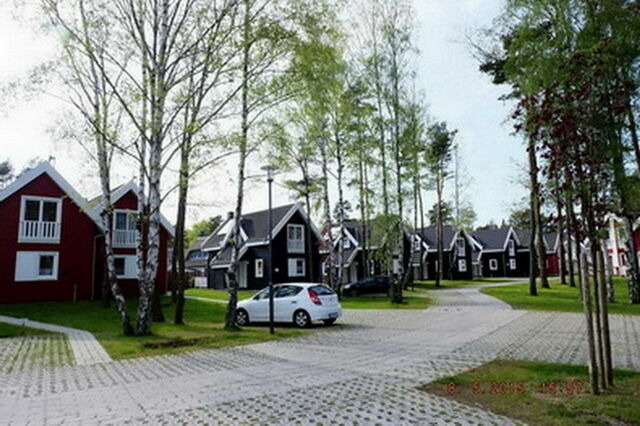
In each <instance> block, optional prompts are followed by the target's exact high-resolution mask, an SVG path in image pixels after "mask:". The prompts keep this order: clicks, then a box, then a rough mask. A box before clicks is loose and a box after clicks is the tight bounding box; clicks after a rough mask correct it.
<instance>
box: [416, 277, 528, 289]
mask: <svg viewBox="0 0 640 426" xmlns="http://www.w3.org/2000/svg"><path fill="white" fill-rule="evenodd" d="M516 279H518V278H476V279H474V280H470V281H462V280H442V281H440V287H436V284H435V281H414V283H413V284H414V286H415V287H416V288H418V289H423V290H444V289H447V288H459V287H467V286H474V285H482V284H492V283H508V282H510V281H514V280H516Z"/></svg>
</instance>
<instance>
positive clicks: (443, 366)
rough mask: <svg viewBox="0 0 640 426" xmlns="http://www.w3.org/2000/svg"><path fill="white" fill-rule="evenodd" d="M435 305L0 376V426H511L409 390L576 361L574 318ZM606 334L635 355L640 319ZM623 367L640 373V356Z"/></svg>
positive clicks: (499, 307)
mask: <svg viewBox="0 0 640 426" xmlns="http://www.w3.org/2000/svg"><path fill="white" fill-rule="evenodd" d="M437 298H438V303H437V304H436V305H435V306H434V307H432V308H429V309H427V310H423V311H420V310H378V311H374V310H371V311H367V310H346V311H345V316H344V317H343V318H342V319H341V320H340V323H341V324H342V325H340V326H335V327H331V328H330V329H327V330H326V331H325V330H320V331H318V332H317V333H315V334H313V335H309V336H305V337H302V338H296V339H287V340H280V341H274V342H265V343H260V344H253V345H247V346H240V347H235V348H225V349H210V350H202V351H197V352H191V353H185V354H180V355H166V356H156V357H148V358H140V359H131V360H126V361H117V362H111V363H102V364H97V365H85V366H68V367H60V368H55V369H50V370H39V371H25V372H22V373H15V374H0V422H8V423H16V424H22V423H27V422H32V423H36V424H39V423H45V422H47V423H69V422H76V423H102V422H104V423H112V424H121V423H136V424H137V423H152V424H156V423H163V424H178V423H198V422H200V423H203V424H207V423H208V424H211V423H213V424H247V423H263V424H295V423H302V424H311V423H314V424H317V423H323V424H328V423H354V422H355V423H360V424H373V423H378V424H409V423H418V424H425V423H437V424H449V423H454V422H458V423H461V424H468V423H474V424H491V423H493V424H496V423H497V424H509V423H510V420H509V419H506V418H504V417H501V416H497V415H495V414H492V413H490V412H487V411H483V410H480V409H478V408H476V407H470V406H466V405H462V404H460V403H456V402H454V401H451V400H448V399H446V398H441V397H437V396H434V395H430V394H427V393H424V392H421V391H419V390H417V389H416V387H417V386H418V385H420V384H422V383H427V382H429V381H432V380H434V379H436V378H440V377H445V376H448V375H452V374H457V373H459V372H462V371H465V370H468V369H470V368H473V367H475V366H478V365H481V364H482V363H484V362H486V361H488V360H490V359H493V358H495V357H498V356H505V357H514V358H520V357H528V359H536V358H537V357H539V358H542V359H551V360H553V359H557V358H558V357H559V356H563V357H567V356H570V355H571V354H575V355H576V357H577V358H576V359H579V357H580V350H579V349H578V350H577V351H576V349H575V348H580V347H581V345H583V342H582V341H581V336H583V335H584V334H578V333H579V327H580V324H581V319H580V316H579V315H573V314H554V313H544V312H543V313H537V312H527V311H515V310H512V309H511V308H510V307H509V306H508V305H506V304H504V303H502V302H497V301H496V300H495V299H494V298H492V297H490V296H486V295H484V294H481V293H479V292H478V289H477V288H459V289H450V290H439V291H438V292H437ZM556 328H557V330H555V329H556ZM612 329H613V333H612V337H613V339H614V347H618V345H622V343H621V342H622V341H624V340H625V339H630V341H629V342H627V343H628V345H630V347H634V346H635V347H638V346H639V345H640V336H638V333H637V331H638V330H640V323H639V319H638V318H637V317H636V318H632V319H630V320H628V321H627V318H625V319H623V320H622V321H618V318H617V316H616V318H614V320H613V321H612ZM566 333H569V334H570V335H571V336H570V338H569V336H567V335H566ZM547 339H551V340H550V341H549V342H550V343H549V344H546V345H545V344H542V342H544V341H545V340H547ZM527 345H528V346H527ZM526 352H528V353H526ZM625 354H626V355H625ZM620 356H621V357H622V358H626V361H625V360H624V359H622V360H621V359H620V358H617V359H616V363H617V365H618V364H619V366H622V365H627V366H631V367H634V366H640V363H638V357H640V354H639V353H638V352H637V351H635V353H627V352H626V349H624V350H623V354H621V355H620ZM561 361H563V362H569V361H570V360H568V359H565V358H562V359H561ZM634 368H635V367H634ZM639 368H640V367H639Z"/></svg>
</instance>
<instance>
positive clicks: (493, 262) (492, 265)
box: [489, 259, 498, 271]
mask: <svg viewBox="0 0 640 426" xmlns="http://www.w3.org/2000/svg"><path fill="white" fill-rule="evenodd" d="M489 270H490V271H497V270H498V259H489Z"/></svg>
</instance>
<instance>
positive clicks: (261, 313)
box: [236, 283, 342, 328]
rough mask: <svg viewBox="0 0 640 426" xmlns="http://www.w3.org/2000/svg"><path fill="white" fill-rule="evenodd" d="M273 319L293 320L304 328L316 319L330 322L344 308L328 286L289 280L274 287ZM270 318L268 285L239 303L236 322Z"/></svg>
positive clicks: (338, 315) (335, 318)
mask: <svg viewBox="0 0 640 426" xmlns="http://www.w3.org/2000/svg"><path fill="white" fill-rule="evenodd" d="M273 290H274V293H273V308H274V309H273V311H274V313H273V317H274V322H293V324H294V325H296V326H298V327H300V328H304V327H308V326H310V325H311V323H312V322H314V321H322V322H324V323H325V325H331V324H333V323H334V322H336V320H337V319H338V317H340V315H342V307H341V306H340V302H339V301H338V295H337V294H336V293H335V292H334V291H333V290H331V289H330V288H329V287H327V286H325V285H322V284H317V283H287V284H278V285H274V286H273ZM267 321H269V288H268V287H267V288H265V289H262V290H260V291H259V292H258V293H257V294H255V295H254V296H253V297H251V298H250V299H246V300H243V301H241V302H238V309H237V310H236V322H237V323H238V325H240V326H242V325H247V324H249V323H250V322H267Z"/></svg>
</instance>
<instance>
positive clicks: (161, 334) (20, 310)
mask: <svg viewBox="0 0 640 426" xmlns="http://www.w3.org/2000/svg"><path fill="white" fill-rule="evenodd" d="M129 302H130V306H129V311H130V313H131V315H132V316H135V308H136V306H135V300H130V301H129ZM163 303H164V313H165V315H166V317H167V322H166V323H156V324H153V326H152V332H153V334H152V335H151V336H144V337H134V336H123V335H122V333H121V330H120V326H119V321H118V316H117V314H116V310H115V308H104V307H102V306H101V304H100V302H89V301H83V302H77V303H72V302H51V303H34V304H28V305H2V306H0V311H1V312H2V314H3V315H8V316H13V317H20V318H29V319H33V320H36V321H42V322H48V323H52V324H59V325H64V326H68V327H74V328H79V329H83V330H87V331H90V332H92V333H93V334H94V335H95V336H96V338H97V339H98V340H99V341H100V343H101V344H102V345H103V346H104V348H105V349H106V350H107V352H108V353H109V354H110V355H111V356H112V357H113V358H116V359H120V358H131V357H137V356H147V355H155V354H161V353H175V352H183V351H186V350H193V349H199V348H212V347H222V346H232V345H238V344H245V343H253V342H260V341H264V340H271V339H273V338H275V339H280V338H285V337H292V336H299V335H301V334H304V333H306V331H304V330H296V329H282V328H280V329H279V330H278V331H277V333H276V335H275V336H274V337H271V336H270V335H269V331H268V329H267V328H253V327H247V328H243V329H242V330H237V331H230V330H224V329H223V328H222V323H223V321H224V312H225V308H226V305H223V304H217V303H208V302H202V301H198V300H187V303H186V306H185V321H186V322H187V324H186V325H181V326H177V325H174V324H173V323H172V319H173V313H174V309H173V306H171V305H170V303H169V299H168V298H165V299H164V300H163Z"/></svg>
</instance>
